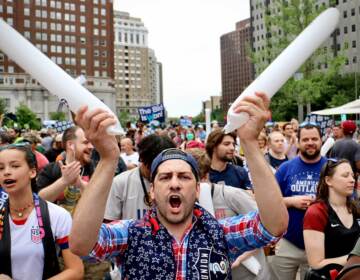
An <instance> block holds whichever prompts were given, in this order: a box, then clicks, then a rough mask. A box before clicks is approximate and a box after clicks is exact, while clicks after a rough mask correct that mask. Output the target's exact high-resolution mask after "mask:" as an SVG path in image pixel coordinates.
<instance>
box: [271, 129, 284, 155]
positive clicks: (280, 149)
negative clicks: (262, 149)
mask: <svg viewBox="0 0 360 280" xmlns="http://www.w3.org/2000/svg"><path fill="white" fill-rule="evenodd" d="M268 145H269V149H270V150H271V151H272V152H273V153H275V154H278V155H279V154H284V152H285V137H284V135H283V134H282V133H281V132H280V131H273V132H271V133H270V134H269V142H268Z"/></svg>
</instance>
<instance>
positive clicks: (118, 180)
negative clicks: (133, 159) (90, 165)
mask: <svg viewBox="0 0 360 280" xmlns="http://www.w3.org/2000/svg"><path fill="white" fill-rule="evenodd" d="M134 176H135V177H139V176H140V174H139V168H133V169H130V170H126V171H124V172H121V173H120V174H118V175H116V176H115V177H114V180H113V184H122V183H126V182H127V181H128V180H129V178H133V177H134Z"/></svg>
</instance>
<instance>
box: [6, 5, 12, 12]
mask: <svg viewBox="0 0 360 280" xmlns="http://www.w3.org/2000/svg"><path fill="white" fill-rule="evenodd" d="M6 12H7V13H8V14H12V13H13V7H11V6H7V8H6Z"/></svg>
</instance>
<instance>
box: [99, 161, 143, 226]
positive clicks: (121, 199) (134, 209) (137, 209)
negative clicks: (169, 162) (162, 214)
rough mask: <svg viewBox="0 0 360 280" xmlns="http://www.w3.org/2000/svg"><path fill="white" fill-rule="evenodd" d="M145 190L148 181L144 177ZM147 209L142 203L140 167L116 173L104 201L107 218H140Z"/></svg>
mask: <svg viewBox="0 0 360 280" xmlns="http://www.w3.org/2000/svg"><path fill="white" fill-rule="evenodd" d="M144 184H145V187H146V190H147V191H149V189H150V182H149V181H148V180H147V179H146V178H144ZM147 209H149V207H148V206H146V204H145V203H144V190H143V187H142V185H141V180H140V168H139V167H136V168H134V169H131V170H128V171H125V172H123V173H121V174H119V175H117V176H116V177H115V178H114V180H113V183H112V185H111V190H110V193H109V196H108V200H107V203H106V209H105V216H104V218H105V219H107V220H124V219H136V220H138V219H141V218H142V217H143V216H144V214H145V212H146V210H147Z"/></svg>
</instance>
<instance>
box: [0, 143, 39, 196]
mask: <svg viewBox="0 0 360 280" xmlns="http://www.w3.org/2000/svg"><path fill="white" fill-rule="evenodd" d="M5 149H7V150H10V149H12V150H18V151H22V152H23V153H24V155H25V161H26V163H27V164H28V166H29V168H31V169H33V168H35V170H36V172H37V171H38V166H37V161H36V156H35V154H34V152H33V151H32V150H31V145H29V144H28V143H18V144H10V145H7V146H3V147H1V148H0V152H1V151H3V150H5ZM31 190H32V192H34V193H37V192H38V188H37V185H36V177H35V178H32V179H31Z"/></svg>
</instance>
